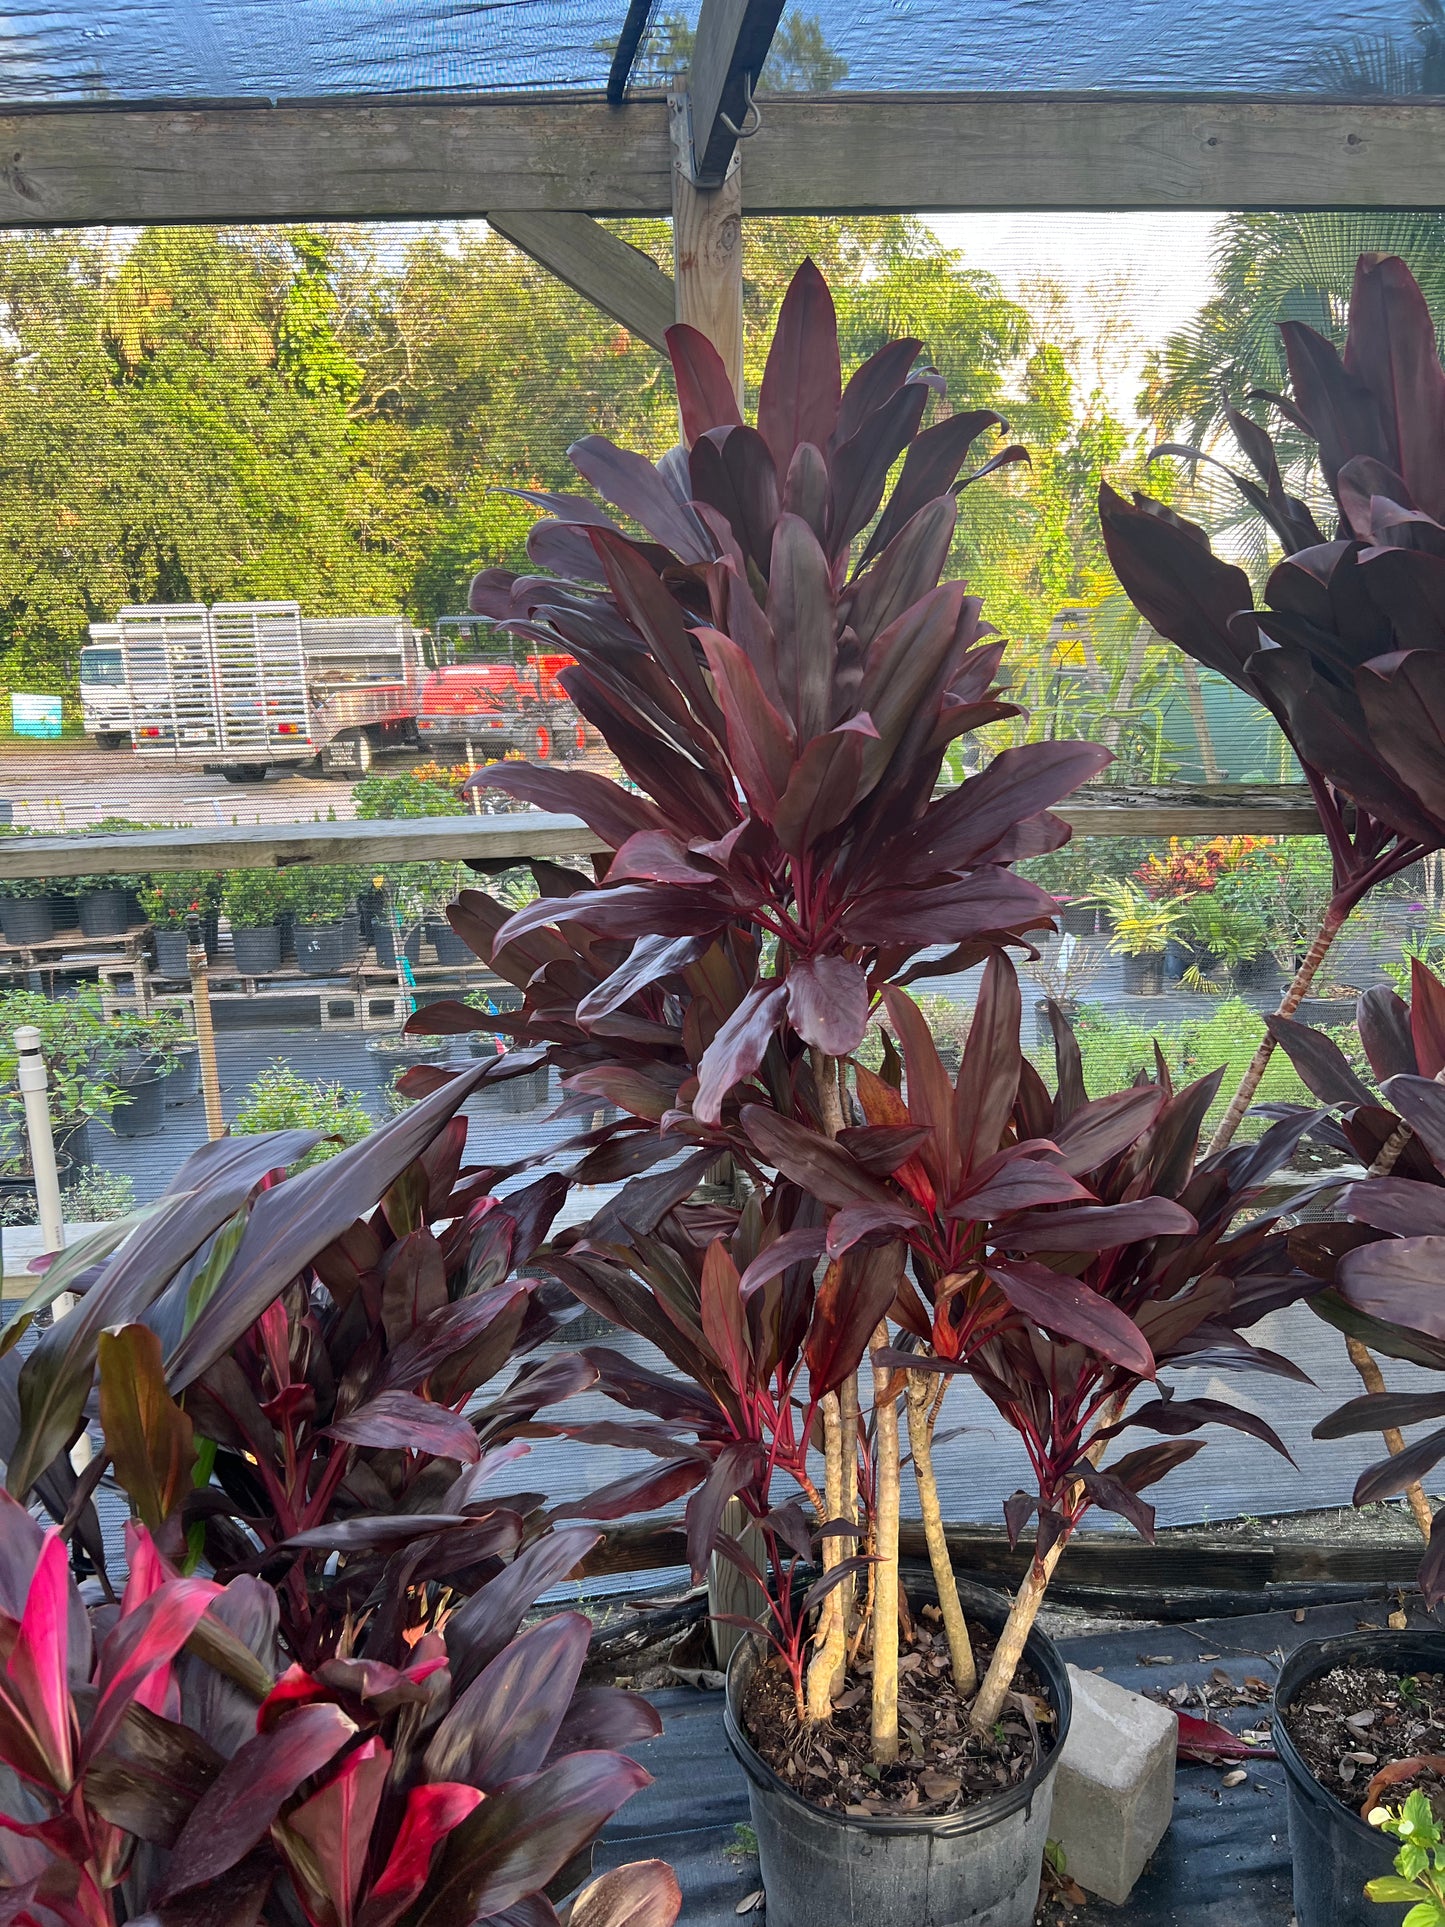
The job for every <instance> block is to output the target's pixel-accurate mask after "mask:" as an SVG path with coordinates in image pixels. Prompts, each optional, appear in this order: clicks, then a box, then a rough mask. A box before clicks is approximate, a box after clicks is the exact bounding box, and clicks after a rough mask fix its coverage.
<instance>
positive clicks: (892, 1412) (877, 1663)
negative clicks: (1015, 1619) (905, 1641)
mask: <svg viewBox="0 0 1445 1927" xmlns="http://www.w3.org/2000/svg"><path fill="white" fill-rule="evenodd" d="M887 1344H888V1325H887V1321H886V1320H885V1321H884V1322H883V1323H882V1324H880V1325H879V1326H878V1329H877V1330H876V1331H875V1332H874V1334H873V1340H872V1343H871V1344H870V1346H869V1350H870V1351H871V1352H872V1353H873V1354H874V1358H873V1432H874V1437H875V1438H876V1440H877V1443H878V1490H877V1494H876V1496H875V1499H874V1506H873V1520H874V1536H875V1546H874V1550H875V1554H876V1557H877V1562H878V1563H877V1582H876V1590H875V1592H874V1595H873V1758H874V1760H875V1762H876V1763H877V1764H878V1765H879V1766H888V1765H891V1764H892V1762H893V1761H894V1760H896V1759H897V1758H898V1502H899V1494H898V1487H899V1471H898V1399H897V1394H896V1392H895V1391H894V1389H893V1368H892V1367H891V1366H889V1365H880V1364H879V1363H878V1359H877V1353H879V1352H880V1351H882V1350H883V1349H884V1348H885V1347H886V1346H887Z"/></svg>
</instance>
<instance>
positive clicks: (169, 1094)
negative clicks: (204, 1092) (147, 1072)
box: [161, 1044, 201, 1110]
mask: <svg viewBox="0 0 1445 1927" xmlns="http://www.w3.org/2000/svg"><path fill="white" fill-rule="evenodd" d="M161 1083H162V1084H163V1085H164V1087H165V1089H164V1100H165V1106H166V1109H167V1110H174V1109H176V1108H177V1106H179V1105H181V1104H189V1103H190V1102H191V1100H192V1099H193V1098H197V1097H199V1096H200V1094H201V1053H200V1052H199V1050H197V1049H196V1047H195V1045H194V1044H192V1045H191V1046H190V1048H189V1049H187V1050H183V1051H182V1052H181V1054H180V1056H179V1057H178V1058H177V1059H176V1061H175V1063H174V1064H173V1065H172V1066H171V1068H170V1069H169V1070H168V1071H166V1072H164V1073H163V1074H162V1076H161Z"/></svg>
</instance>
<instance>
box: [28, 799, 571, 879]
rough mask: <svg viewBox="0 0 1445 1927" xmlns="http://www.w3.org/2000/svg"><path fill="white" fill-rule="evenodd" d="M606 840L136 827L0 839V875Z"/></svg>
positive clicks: (454, 828)
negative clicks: (117, 832)
mask: <svg viewBox="0 0 1445 1927" xmlns="http://www.w3.org/2000/svg"><path fill="white" fill-rule="evenodd" d="M604 847H605V846H604V845H603V843H602V842H601V841H600V840H599V839H598V838H597V837H595V836H593V834H592V832H591V831H590V830H589V829H587V828H586V827H585V825H583V824H582V823H579V822H578V820H577V818H576V817H575V816H551V815H548V814H546V813H545V812H544V811H541V810H522V811H518V812H517V813H516V814H515V815H506V816H426V817H408V818H403V819H401V820H392V819H386V820H384V821H380V822H371V823H252V824H249V825H247V824H242V825H239V826H237V827H236V828H234V829H225V830H221V829H207V828H206V827H205V826H204V825H202V826H200V827H198V828H195V829H187V830H144V831H134V832H132V833H130V834H129V835H126V836H7V837H0V878H5V877H47V878H49V877H53V878H55V879H56V880H57V881H58V880H59V879H60V878H62V877H75V876H86V875H95V876H125V875H128V874H133V873H140V872H145V871H172V870H279V869H289V868H290V867H292V866H293V865H295V864H300V863H309V864H321V863H343V864H348V865H350V864H356V865H359V866H361V867H363V868H364V867H365V866H366V865H367V864H371V863H382V862H386V861H388V860H391V861H393V862H394V861H398V860H401V861H405V862H407V863H438V862H453V863H454V862H457V861H460V860H461V859H463V858H466V857H476V858H478V859H485V860H487V861H503V862H506V861H512V860H515V861H516V862H518V863H520V862H522V861H523V860H524V859H525V858H527V857H529V856H539V857H554V858H555V857H561V858H567V857H572V856H582V855H586V854H588V853H590V852H591V851H593V850H601V849H603V848H604Z"/></svg>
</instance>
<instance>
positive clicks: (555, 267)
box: [487, 208, 677, 355]
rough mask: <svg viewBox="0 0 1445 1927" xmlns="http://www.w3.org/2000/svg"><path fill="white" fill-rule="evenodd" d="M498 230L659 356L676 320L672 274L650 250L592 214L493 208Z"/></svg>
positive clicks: (492, 221) (492, 218)
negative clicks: (633, 244) (620, 236)
mask: <svg viewBox="0 0 1445 1927" xmlns="http://www.w3.org/2000/svg"><path fill="white" fill-rule="evenodd" d="M487 220H488V222H489V223H490V225H491V226H492V227H494V228H495V229H496V230H497V232H498V234H502V235H505V236H506V238H507V239H508V240H509V241H510V242H512V244H513V245H514V246H515V247H519V248H520V249H521V250H522V252H523V253H524V254H529V255H530V256H531V257H532V259H533V260H534V261H539V262H540V263H541V264H542V266H543V267H544V268H546V269H548V270H549V271H550V272H551V273H552V274H555V275H556V277H557V279H558V280H559V281H565V282H566V284H567V286H568V287H569V288H572V289H574V290H575V291H576V293H578V294H580V295H582V296H583V297H584V298H585V299H586V300H588V301H591V302H592V303H593V304H594V305H595V306H596V307H599V308H600V309H601V310H602V312H603V313H604V314H609V315H611V316H612V319H613V320H614V321H620V322H621V323H622V325H623V327H624V328H626V329H628V330H629V331H630V332H631V333H632V334H635V335H637V336H638V337H639V338H640V339H641V340H643V341H645V342H647V343H648V345H649V346H650V347H653V348H656V350H657V352H658V353H659V354H660V355H665V354H666V353H667V339H666V337H667V330H668V329H669V328H670V327H671V326H672V324H673V322H674V321H675V320H676V319H677V313H676V306H677V296H676V292H675V290H674V288H673V283H672V277H671V275H667V274H664V273H663V271H662V269H661V268H660V267H658V265H657V263H656V262H655V261H654V260H653V259H652V258H651V256H650V255H646V254H644V253H643V252H642V251H641V249H640V248H634V247H631V246H629V245H628V243H627V242H626V241H621V240H619V239H618V238H617V236H616V235H615V234H609V233H608V231H607V229H606V228H604V227H599V226H598V224H597V222H596V221H595V220H594V219H593V218H592V216H591V215H590V214H542V213H536V212H530V213H529V212H525V211H521V210H513V209H508V210H507V211H505V212H499V211H498V210H497V209H495V208H493V210H492V212H491V213H490V214H489V215H488V216H487Z"/></svg>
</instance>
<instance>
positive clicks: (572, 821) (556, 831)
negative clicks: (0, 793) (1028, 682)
mask: <svg viewBox="0 0 1445 1927" xmlns="http://www.w3.org/2000/svg"><path fill="white" fill-rule="evenodd" d="M1096 798H1097V799H1098V800H1097V801H1096V800H1095V799H1096ZM1058 814H1060V815H1061V816H1064V817H1065V818H1067V820H1068V821H1069V822H1070V823H1072V824H1073V826H1074V831H1075V834H1076V835H1078V836H1225V835H1235V836H1238V835H1251V836H1318V835H1320V834H1321V830H1320V822H1319V817H1318V815H1317V814H1316V812H1315V807H1314V804H1313V803H1312V802H1311V801H1310V797H1309V792H1308V791H1307V790H1306V789H1304V787H1303V786H1302V785H1301V786H1299V787H1298V788H1293V787H1291V786H1289V785H1282V786H1280V787H1278V788H1265V789H1225V790H1223V791H1221V793H1220V794H1219V795H1218V796H1210V795H1208V794H1207V793H1206V792H1204V791H1202V790H1184V791H1173V792H1171V791H1170V790H1169V789H1167V788H1164V789H1153V790H1149V789H1143V790H1123V789H1108V790H1085V791H1084V792H1083V793H1082V795H1081V797H1080V798H1079V800H1078V801H1076V802H1073V803H1065V804H1064V806H1063V807H1062V809H1061V810H1060V811H1059V812H1058ZM602 848H604V845H603V844H602V842H601V840H600V839H599V838H597V837H595V836H593V834H592V832H591V831H590V830H588V829H587V828H586V827H585V825H583V824H582V823H580V822H579V821H578V820H577V818H576V817H573V816H554V815H550V814H548V813H547V812H545V811H542V810H534V811H526V812H519V813H518V814H516V815H508V816H430V817H410V818H404V819H400V820H395V819H386V820H381V821H374V822H369V823H254V824H249V825H244V824H243V825H241V826H239V827H237V828H235V829H229V830H219V829H205V828H199V829H185V830H145V831H137V832H134V833H132V834H131V835H127V836H14V837H0V878H5V877H54V878H55V879H57V880H59V879H60V878H62V877H75V876H125V875H128V874H130V873H133V872H137V871H145V870H153V871H167V870H274V869H282V868H285V867H287V866H288V865H291V864H296V863H347V864H350V863H356V864H362V865H365V864H368V863H378V862H384V861H385V860H387V859H388V858H392V859H397V858H402V859H405V861H407V862H409V863H434V862H440V861H444V860H445V861H455V860H457V859H458V858H465V857H468V856H473V857H477V858H487V859H494V858H501V859H511V858H515V859H517V860H518V861H520V860H521V859H522V858H524V857H528V856H545V857H569V856H584V855H589V854H591V852H593V851H594V850H601V849H602Z"/></svg>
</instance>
